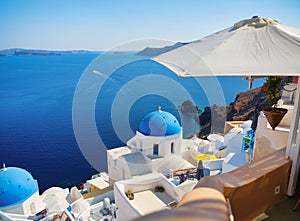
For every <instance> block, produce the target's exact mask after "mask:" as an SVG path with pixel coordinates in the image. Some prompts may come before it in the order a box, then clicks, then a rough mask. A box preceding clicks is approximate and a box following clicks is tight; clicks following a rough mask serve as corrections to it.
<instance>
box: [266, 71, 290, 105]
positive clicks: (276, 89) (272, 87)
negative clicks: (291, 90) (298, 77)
mask: <svg viewBox="0 0 300 221" xmlns="http://www.w3.org/2000/svg"><path fill="white" fill-rule="evenodd" d="M287 82H288V79H286V78H283V77H280V76H275V77H273V76H269V77H267V78H266V81H265V83H264V85H263V86H262V88H261V90H262V91H263V92H266V93H267V102H266V103H267V105H266V107H265V108H266V109H272V108H276V107H277V101H278V99H279V98H280V96H281V91H282V89H283V86H284V85H286V84H287Z"/></svg>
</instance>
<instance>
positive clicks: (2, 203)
mask: <svg viewBox="0 0 300 221" xmlns="http://www.w3.org/2000/svg"><path fill="white" fill-rule="evenodd" d="M44 208H45V207H44V204H43V203H42V202H41V200H40V198H39V189H38V183H37V181H36V180H35V179H33V177H32V176H31V174H30V173H29V172H27V171H26V170H24V169H21V168H17V167H5V165H3V168H2V169H0V211H3V212H7V213H14V214H21V215H34V214H36V213H38V212H40V211H41V210H43V209H44Z"/></svg>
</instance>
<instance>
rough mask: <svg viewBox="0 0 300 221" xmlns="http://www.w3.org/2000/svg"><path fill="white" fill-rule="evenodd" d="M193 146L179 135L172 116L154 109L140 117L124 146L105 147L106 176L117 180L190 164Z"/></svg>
mask: <svg viewBox="0 0 300 221" xmlns="http://www.w3.org/2000/svg"><path fill="white" fill-rule="evenodd" d="M193 150H194V148H192V147H191V146H190V142H185V140H184V139H182V128H181V126H180V124H179V122H178V120H177V119H176V117H174V116H173V115H172V114H170V113H168V112H166V111H161V110H160V109H158V111H154V112H151V113H150V114H148V115H146V116H145V117H144V119H143V120H142V121H141V123H140V125H139V128H138V130H137V131H136V135H135V136H134V137H133V138H131V139H130V140H129V141H128V142H127V146H126V147H119V148H115V149H111V150H108V151H107V159H108V174H109V178H110V179H111V180H112V181H117V180H124V179H130V178H133V177H134V176H137V175H143V174H148V173H151V172H162V173H164V174H165V173H169V172H170V170H178V169H184V168H193V167H195V163H196V161H195V160H194V162H193V160H192V159H191V158H192V157H191V156H192V152H193ZM189 161H190V162H193V164H192V163H190V162H189Z"/></svg>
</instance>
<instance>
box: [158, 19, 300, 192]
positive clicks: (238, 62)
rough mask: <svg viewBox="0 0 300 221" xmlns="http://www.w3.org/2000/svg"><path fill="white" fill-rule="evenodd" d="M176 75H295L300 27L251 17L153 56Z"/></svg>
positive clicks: (299, 110) (299, 139)
mask: <svg viewBox="0 0 300 221" xmlns="http://www.w3.org/2000/svg"><path fill="white" fill-rule="evenodd" d="M153 60H154V61H157V62H159V63H161V64H163V65H164V66H166V67H168V68H169V69H170V70H172V71H174V72H175V73H176V74H177V75H179V76H180V77H188V76H212V75H215V76H248V77H249V78H250V79H251V78H253V77H254V78H255V77H259V76H275V75H279V76H282V75H285V76H296V75H297V76H299V75H300V62H299V61H300V29H299V28H295V27H290V26H286V25H282V24H280V23H279V22H278V21H276V20H274V19H266V18H260V17H257V16H254V17H253V18H251V19H245V20H242V21H240V22H238V23H236V24H234V25H233V26H232V27H229V28H226V29H224V30H222V31H219V32H216V33H214V34H212V35H209V36H207V37H205V38H203V39H200V40H197V41H193V42H191V43H189V44H186V45H184V46H182V47H180V48H177V49H174V50H171V51H169V52H166V53H164V54H161V55H159V56H157V57H154V58H153ZM299 103H300V80H299V81H298V90H297V93H296V98H295V104H294V111H293V113H294V114H293V118H292V123H291V127H290V134H289V139H288V146H287V155H289V156H291V157H292V158H293V164H292V170H291V176H290V182H289V189H288V194H289V195H293V194H294V192H295V187H296V183H297V177H298V173H299V166H300V159H299V158H300V148H299V146H300V133H298V134H297V130H298V129H299V114H300V107H299Z"/></svg>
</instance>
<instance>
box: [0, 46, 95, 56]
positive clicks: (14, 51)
mask: <svg viewBox="0 0 300 221" xmlns="http://www.w3.org/2000/svg"><path fill="white" fill-rule="evenodd" d="M65 53H72V54H78V53H91V51H87V50H70V51H53V50H40V49H23V48H11V49H5V50H1V51H0V56H5V55H15V56H36V55H38V56H55V55H61V54H65Z"/></svg>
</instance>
